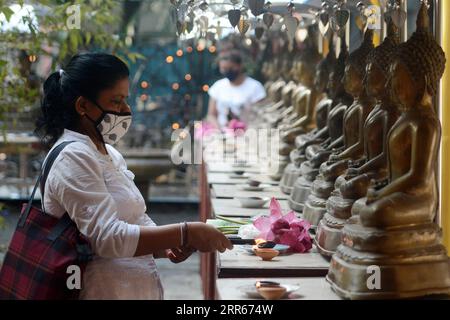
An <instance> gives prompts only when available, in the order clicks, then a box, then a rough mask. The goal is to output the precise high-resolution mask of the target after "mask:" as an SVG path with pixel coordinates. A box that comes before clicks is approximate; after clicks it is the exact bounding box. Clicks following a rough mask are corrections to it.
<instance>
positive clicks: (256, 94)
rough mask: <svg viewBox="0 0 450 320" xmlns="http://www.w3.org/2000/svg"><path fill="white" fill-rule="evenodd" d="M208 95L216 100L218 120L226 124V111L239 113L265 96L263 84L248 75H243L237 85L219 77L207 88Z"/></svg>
mask: <svg viewBox="0 0 450 320" xmlns="http://www.w3.org/2000/svg"><path fill="white" fill-rule="evenodd" d="M208 93H209V96H210V97H211V98H214V99H215V100H216V102H217V113H218V121H219V124H220V125H221V126H225V125H226V124H227V115H228V111H229V110H231V112H233V113H234V114H235V115H237V116H238V115H240V114H241V111H242V110H243V109H244V108H246V107H248V106H250V105H251V104H253V103H255V102H258V101H259V100H261V99H264V98H265V97H266V91H265V89H264V87H263V85H262V84H261V83H260V82H259V81H257V80H255V79H253V78H250V77H245V80H244V82H242V84H240V85H239V86H235V85H232V84H231V82H230V80H228V79H227V78H224V79H220V80H218V81H217V82H216V83H214V84H213V85H212V86H211V88H209V91H208Z"/></svg>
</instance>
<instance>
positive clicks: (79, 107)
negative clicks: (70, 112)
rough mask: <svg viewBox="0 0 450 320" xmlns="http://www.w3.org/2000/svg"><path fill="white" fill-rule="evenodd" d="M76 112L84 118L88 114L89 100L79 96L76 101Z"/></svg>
mask: <svg viewBox="0 0 450 320" xmlns="http://www.w3.org/2000/svg"><path fill="white" fill-rule="evenodd" d="M75 110H76V111H77V113H78V114H79V115H80V116H84V115H85V114H86V112H87V100H86V99H85V98H83V97H82V96H79V97H78V98H77V100H76V101H75Z"/></svg>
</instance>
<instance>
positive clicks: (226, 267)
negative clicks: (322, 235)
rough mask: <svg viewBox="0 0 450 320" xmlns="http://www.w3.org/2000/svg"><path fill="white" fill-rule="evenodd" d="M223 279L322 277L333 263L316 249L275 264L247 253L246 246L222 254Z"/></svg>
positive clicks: (220, 271)
mask: <svg viewBox="0 0 450 320" xmlns="http://www.w3.org/2000/svg"><path fill="white" fill-rule="evenodd" d="M218 258H219V260H220V263H219V267H218V274H217V276H218V277H219V278H245V277H322V276H325V275H326V274H327V273H328V267H329V264H330V263H329V261H328V260H326V259H325V258H324V257H322V256H321V255H320V254H319V253H318V252H317V250H316V248H315V247H314V248H313V249H312V250H311V252H309V253H295V254H288V255H280V256H278V257H275V258H273V259H272V260H271V261H262V260H261V258H260V257H257V256H255V255H252V254H250V253H248V252H247V250H246V249H245V247H244V246H240V245H236V246H234V248H233V250H229V251H225V252H224V253H220V254H219V257H218Z"/></svg>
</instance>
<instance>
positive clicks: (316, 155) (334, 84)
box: [289, 41, 353, 212]
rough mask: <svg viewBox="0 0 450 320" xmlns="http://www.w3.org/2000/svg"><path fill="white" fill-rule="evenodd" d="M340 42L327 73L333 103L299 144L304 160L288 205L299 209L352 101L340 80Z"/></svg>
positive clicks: (335, 143) (335, 142)
mask: <svg viewBox="0 0 450 320" xmlns="http://www.w3.org/2000/svg"><path fill="white" fill-rule="evenodd" d="M341 44H342V47H341V52H340V54H339V57H338V59H337V61H336V63H335V65H334V67H333V70H332V72H331V73H330V75H329V82H328V93H329V95H330V98H331V99H332V103H331V104H329V105H328V110H327V117H326V121H327V125H326V126H325V127H324V128H323V129H321V130H319V131H318V132H317V133H316V134H315V135H314V137H313V139H312V140H310V142H307V143H305V145H303V146H301V148H303V149H304V155H305V157H306V161H304V162H303V163H301V165H300V173H301V175H300V176H299V177H298V179H297V180H296V182H295V183H294V187H293V189H292V192H291V195H290V197H289V206H290V207H291V209H293V210H295V211H298V212H301V211H303V204H304V202H305V201H306V199H307V197H308V195H309V193H310V189H311V185H312V182H313V181H314V179H315V177H316V176H317V174H318V173H319V166H320V164H321V163H322V162H324V161H326V160H327V159H328V157H329V155H330V154H331V153H332V150H333V149H334V148H337V147H340V146H341V145H342V142H343V140H342V139H340V137H341V136H342V132H343V130H342V120H343V117H344V112H345V110H346V109H347V106H349V105H351V104H352V102H353V97H352V96H351V95H350V94H348V93H347V92H346V91H345V87H344V84H343V81H342V78H343V76H344V72H345V61H346V60H347V57H348V51H347V46H346V44H345V41H341ZM302 152H303V151H302Z"/></svg>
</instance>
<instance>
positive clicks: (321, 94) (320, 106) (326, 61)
mask: <svg viewBox="0 0 450 320" xmlns="http://www.w3.org/2000/svg"><path fill="white" fill-rule="evenodd" d="M335 61H336V57H335V53H334V50H333V48H332V47H331V48H330V51H329V52H328V54H327V56H326V57H325V58H323V59H322V60H321V61H320V62H319V64H318V65H317V67H316V71H315V76H314V81H313V82H314V84H313V86H314V89H315V92H316V93H317V99H316V100H317V101H319V102H318V103H317V106H316V107H314V108H312V109H311V110H313V111H315V115H314V116H313V118H314V120H315V127H314V129H312V130H310V131H309V132H307V133H304V134H301V135H300V137H301V138H302V139H304V140H312V139H313V138H314V136H315V134H316V133H317V132H318V131H319V130H321V129H323V128H324V127H325V126H326V116H327V113H328V107H329V106H330V105H331V102H332V100H331V99H330V98H329V97H328V94H327V84H328V79H329V73H330V71H331V68H332V67H333V65H334V63H335ZM302 98H303V97H298V96H296V97H295V99H298V100H299V101H304V100H303V99H302ZM305 117H306V116H305ZM297 138H298V137H297ZM297 138H296V140H295V141H297ZM289 158H290V163H289V164H288V165H287V166H286V168H285V170H284V172H283V176H282V178H281V181H280V188H281V190H282V192H284V193H286V194H290V193H291V191H292V188H293V185H294V183H295V181H296V180H297V178H298V177H299V176H300V165H301V163H302V162H303V161H305V160H306V158H305V154H304V150H303V152H300V150H299V149H298V148H294V149H293V150H292V151H291V152H290V154H289Z"/></svg>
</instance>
